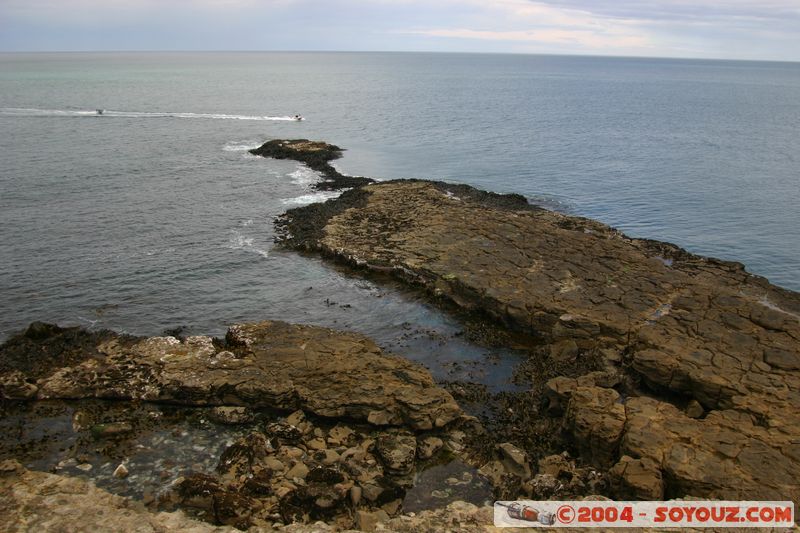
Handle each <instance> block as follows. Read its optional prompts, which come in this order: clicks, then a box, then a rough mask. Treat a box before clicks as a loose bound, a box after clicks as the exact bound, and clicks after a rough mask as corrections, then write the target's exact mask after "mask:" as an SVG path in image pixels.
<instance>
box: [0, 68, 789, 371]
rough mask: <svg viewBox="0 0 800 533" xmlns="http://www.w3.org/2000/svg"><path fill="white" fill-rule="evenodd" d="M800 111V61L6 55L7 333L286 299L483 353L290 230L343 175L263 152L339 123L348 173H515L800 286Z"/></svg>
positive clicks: (405, 336) (528, 186) (626, 224)
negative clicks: (287, 241) (307, 248)
mask: <svg viewBox="0 0 800 533" xmlns="http://www.w3.org/2000/svg"><path fill="white" fill-rule="evenodd" d="M98 108H101V109H104V110H105V112H104V113H103V115H98V114H97V113H96V111H95V110H96V109H98ZM295 114H300V115H303V116H304V117H305V119H306V120H304V121H302V122H296V121H292V120H290V117H291V116H293V115H295ZM799 125H800V64H797V63H766V62H735V61H699V60H678V59H633V58H600V57H559V56H533V55H530V56H526V55H480V54H422V53H420V54H417V53H255V52H254V53H58V54H0V294H2V300H1V303H0V338H6V337H8V336H9V335H10V334H11V333H12V332H14V331H17V330H19V329H21V328H23V327H25V326H26V325H27V324H28V323H29V322H31V321H34V320H43V321H51V322H57V323H60V324H67V325H70V324H71V325H83V326H86V327H91V328H112V329H115V330H118V331H124V332H129V333H134V334H141V335H154V334H159V333H160V332H162V331H163V330H165V329H166V328H175V327H184V328H185V331H187V332H190V333H198V334H214V335H219V334H222V333H224V331H225V328H226V327H227V325H229V324H232V323H236V322H241V321H256V320H264V319H282V320H288V321H293V322H302V323H310V324H319V325H324V326H331V327H336V328H339V329H353V330H357V331H361V332H363V333H366V334H368V335H370V336H372V337H373V338H374V339H375V340H376V341H378V342H379V343H380V344H381V345H382V346H384V347H386V348H388V349H390V350H391V351H393V352H396V353H400V354H401V355H406V356H408V357H411V358H413V359H416V360H419V361H421V362H423V363H424V364H426V365H427V366H428V367H429V368H431V369H432V372H433V373H434V375H435V376H436V377H437V378H440V379H445V378H453V379H455V378H458V377H459V376H461V375H462V374H463V373H465V372H468V370H465V367H468V366H469V362H470V361H480V360H482V359H483V358H485V357H486V355H487V350H488V349H485V348H481V347H478V346H475V345H473V344H470V343H469V342H468V341H466V340H462V337H461V336H460V335H459V332H460V331H461V329H462V325H461V324H460V323H459V322H458V320H457V319H455V318H454V317H452V316H450V315H449V314H448V313H445V312H442V310H440V309H438V308H436V307H434V306H431V305H430V304H429V303H427V302H426V301H425V299H424V298H421V297H420V296H419V295H418V294H415V293H414V292H413V291H406V290H403V289H401V288H399V287H387V286H386V285H384V284H380V283H376V282H375V281H373V280H369V279H361V278H359V277H354V276H351V275H348V274H347V273H344V272H342V271H341V270H339V269H337V268H336V267H334V266H331V265H328V264H325V263H323V262H322V261H321V260H319V259H317V258H314V257H307V256H302V255H299V254H296V253H293V252H287V251H283V250H280V249H278V248H276V247H275V246H274V244H273V238H274V229H273V219H274V217H275V216H276V215H279V214H280V213H282V212H283V211H284V210H286V209H287V208H289V207H292V206H297V205H302V204H304V203H308V202H312V201H322V200H324V199H325V198H326V197H328V196H330V194H331V193H319V192H315V191H313V190H312V189H311V187H310V186H311V184H312V183H313V182H314V181H315V180H316V179H318V177H317V176H316V175H315V174H314V173H313V172H311V171H309V170H308V169H305V168H303V167H301V166H300V165H298V164H296V163H294V162H289V161H274V160H267V159H263V158H258V157H254V156H251V155H249V154H248V152H247V149H248V148H252V147H255V146H258V145H259V144H261V143H262V142H264V141H266V140H269V139H274V138H309V139H316V140H324V141H327V142H331V143H333V144H337V145H339V146H341V147H343V148H345V149H346V151H345V153H344V157H343V158H342V159H341V160H339V161H337V162H336V166H337V168H339V169H340V170H341V171H342V172H345V173H349V174H356V175H364V176H370V177H374V178H378V179H390V178H402V177H414V178H434V179H442V180H446V181H455V182H464V183H468V184H471V185H475V186H477V187H480V188H484V189H488V190H492V191H498V192H519V193H521V194H524V195H526V196H527V197H528V198H529V199H530V201H531V202H534V203H539V204H542V205H544V206H545V207H548V208H551V209H558V210H562V211H565V212H568V213H572V214H577V215H582V216H587V217H591V218H594V219H597V220H600V221H602V222H605V223H608V224H611V225H613V226H615V227H617V228H619V229H621V230H622V231H624V232H626V233H628V234H629V235H631V236H636V237H647V238H652V239H658V240H665V241H669V242H673V243H676V244H678V245H680V246H682V247H684V248H686V249H688V250H689V251H691V252H694V253H698V254H703V255H710V256H715V257H719V258H723V259H731V260H737V261H741V262H742V263H744V264H745V265H746V267H747V269H748V271H750V272H753V273H756V274H759V275H762V276H766V277H767V278H769V279H770V280H771V281H772V282H773V283H776V284H778V285H781V286H783V287H787V288H790V289H794V290H800V232H798V227H800V210H799V209H798V207H797V206H798V205H800V174H799V169H800V167H799V166H798V158H800V155H799V154H800V130H798V127H799ZM326 195H327V196H326ZM442 339H446V342H445V341H443V340H442ZM501 366H502V365H501ZM490 374H491V375H487V376H484V377H483V378H482V379H483V381H484V382H486V383H488V384H489V385H492V386H503V383H506V382H507V381H508V379H509V372H508V371H506V370H502V369H495V370H494V371H492V372H490Z"/></svg>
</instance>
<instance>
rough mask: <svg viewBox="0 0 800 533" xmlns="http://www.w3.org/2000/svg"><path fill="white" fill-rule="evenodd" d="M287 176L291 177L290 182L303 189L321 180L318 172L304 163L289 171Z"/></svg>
mask: <svg viewBox="0 0 800 533" xmlns="http://www.w3.org/2000/svg"><path fill="white" fill-rule="evenodd" d="M289 177H290V178H291V179H292V183H294V184H295V185H299V186H300V187H302V188H304V189H310V188H311V186H312V185H314V184H315V183H318V182H320V181H322V176H320V175H319V173H317V172H315V171H313V170H311V169H310V168H308V167H307V166H305V165H302V166H299V167H297V169H296V170H294V171H293V172H290V173H289Z"/></svg>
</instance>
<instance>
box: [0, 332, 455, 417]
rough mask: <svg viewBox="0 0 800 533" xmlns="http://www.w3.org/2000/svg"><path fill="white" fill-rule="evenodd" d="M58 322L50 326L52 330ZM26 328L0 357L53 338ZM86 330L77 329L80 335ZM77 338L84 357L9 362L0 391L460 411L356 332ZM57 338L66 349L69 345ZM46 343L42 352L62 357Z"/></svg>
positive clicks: (389, 413)
mask: <svg viewBox="0 0 800 533" xmlns="http://www.w3.org/2000/svg"><path fill="white" fill-rule="evenodd" d="M37 331H38V329H37ZM63 332H64V330H61V329H59V328H55V329H53V330H52V333H53V335H55V336H61V335H63ZM29 333H30V331H29V332H28V333H24V334H22V335H20V336H17V337H14V338H12V339H10V340H9V341H8V342H7V343H5V344H4V345H3V346H2V347H0V360H4V358H5V354H6V353H8V352H14V351H15V350H17V349H18V345H19V344H20V343H21V344H24V345H25V346H26V347H30V346H34V347H35V346H36V343H37V342H38V343H43V344H44V345H48V346H49V344H48V342H49V340H50V339H51V337H48V336H45V337H43V338H40V337H38V336H36V337H34V338H30V336H29V335H28V334H29ZM70 335H73V336H75V335H77V333H76V332H71V333H70ZM86 335H89V334H84V336H83V337H81V336H80V335H78V337H80V338H81V343H83V342H84V340H85V338H84V337H85V336H86ZM89 336H91V335H89ZM92 338H93V337H92ZM59 342H61V341H59ZM81 346H82V347H83V348H85V349H84V351H83V352H82V353H83V357H82V358H80V357H78V356H77V355H75V354H73V355H71V358H70V359H69V361H68V362H69V363H71V364H69V365H68V366H63V367H56V368H49V369H48V370H47V371H45V372H40V374H41V375H39V376H38V377H36V378H33V377H31V376H29V375H28V374H27V373H25V372H23V370H25V368H24V367H21V368H9V369H8V370H7V372H6V373H4V374H3V375H0V394H2V396H3V397H5V398H9V399H26V400H29V399H82V398H103V399H119V400H123V399H124V400H145V401H152V402H168V403H176V404H182V405H198V406H199V405H207V406H242V407H253V408H275V409H284V410H295V409H304V410H306V411H307V412H310V413H313V414H316V415H319V416H323V417H336V418H338V417H347V418H352V419H355V420H361V421H365V422H369V423H370V424H374V425H378V426H389V425H403V426H408V427H410V428H412V429H415V430H427V429H432V428H438V427H442V426H445V425H447V424H448V423H450V422H452V421H453V420H455V419H456V418H458V417H460V416H461V411H460V409H459V407H458V405H457V404H456V403H455V401H454V400H453V398H452V397H451V396H450V394H448V393H447V392H445V391H444V390H443V389H441V388H439V387H437V386H436V385H435V383H434V382H433V379H432V378H431V376H430V374H429V373H428V372H427V371H425V370H424V369H422V368H421V367H419V366H417V365H415V364H413V363H411V362H409V361H407V360H405V359H402V358H400V357H396V356H392V355H388V354H384V353H382V352H381V350H380V348H378V346H376V345H375V344H374V343H373V342H372V341H370V340H369V339H367V338H366V337H364V336H362V335H359V334H355V333H343V332H337V331H333V330H330V329H326V328H319V327H313V326H298V325H292V324H287V323H284V322H261V323H258V324H244V325H238V326H232V327H231V328H230V330H229V331H228V335H227V339H226V342H225V343H221V342H218V341H215V340H214V339H212V338H210V337H200V336H195V337H189V338H187V339H185V340H183V341H181V340H178V339H176V338H174V337H152V338H146V339H138V340H133V339H131V338H129V337H124V338H122V337H117V336H114V335H109V334H106V335H104V336H103V337H102V339H101V342H99V344H97V345H96V346H91V345H90V346H89V347H86V346H84V344H81ZM62 348H63V349H65V350H67V349H69V350H71V349H72V345H70V344H69V343H67V344H65V345H64V346H63V347H62ZM51 351H52V350H50V351H48V350H44V351H42V352H41V353H43V354H47V357H55V359H56V360H58V361H60V360H61V359H59V356H58V354H56V355H55V356H53V354H52V353H50V352H51ZM30 353H31V354H36V353H38V352H37V351H36V350H35V349H33V350H32V351H31V352H30ZM10 364H13V361H12V363H10ZM48 364H50V360H44V361H43V367H45V368H46V366H47V365H48ZM225 414H226V416H230V415H231V413H225ZM244 416H246V414H244Z"/></svg>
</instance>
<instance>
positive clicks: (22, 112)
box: [0, 107, 297, 122]
mask: <svg viewBox="0 0 800 533" xmlns="http://www.w3.org/2000/svg"><path fill="white" fill-rule="evenodd" d="M3 115H5V116H17V117H98V118H106V117H117V118H205V119H217V120H272V121H287V122H296V121H297V119H296V118H294V117H293V116H269V115H264V116H259V115H228V114H225V113H178V112H151V111H114V110H112V109H103V110H102V113H101V112H100V110H91V111H88V110H73V109H36V108H29V107H2V108H0V116H3Z"/></svg>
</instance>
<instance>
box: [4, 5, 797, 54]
mask: <svg viewBox="0 0 800 533" xmlns="http://www.w3.org/2000/svg"><path fill="white" fill-rule="evenodd" d="M0 50H3V51H18V50H37V51H38V50H408V51H442V52H459V51H464V52H514V53H556V54H593V55H635V56H662V57H701V58H725V59H775V60H790V61H800V0H653V1H645V0H618V1H602V0H541V1H530V0H491V1H490V0H483V1H479V0H320V1H312V0H0Z"/></svg>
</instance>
